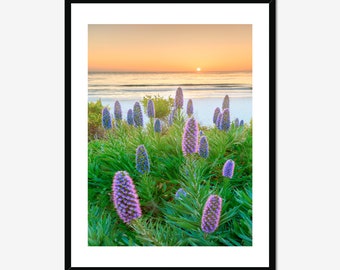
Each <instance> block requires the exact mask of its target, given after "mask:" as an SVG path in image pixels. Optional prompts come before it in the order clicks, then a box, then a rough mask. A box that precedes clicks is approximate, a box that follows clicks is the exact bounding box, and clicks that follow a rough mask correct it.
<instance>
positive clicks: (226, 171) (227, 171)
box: [222, 159, 235, 178]
mask: <svg viewBox="0 0 340 270" xmlns="http://www.w3.org/2000/svg"><path fill="white" fill-rule="evenodd" d="M234 168H235V162H234V161H233V160H231V159H228V160H227V161H226V162H225V163H224V166H223V169H222V175H223V176H224V177H227V178H233V175H234Z"/></svg>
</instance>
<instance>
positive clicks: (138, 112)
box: [133, 102, 143, 127]
mask: <svg viewBox="0 0 340 270" xmlns="http://www.w3.org/2000/svg"><path fill="white" fill-rule="evenodd" d="M133 121H134V123H135V126H136V127H142V126H143V113H142V107H141V106H140V103H139V102H136V103H135V104H134V106H133Z"/></svg>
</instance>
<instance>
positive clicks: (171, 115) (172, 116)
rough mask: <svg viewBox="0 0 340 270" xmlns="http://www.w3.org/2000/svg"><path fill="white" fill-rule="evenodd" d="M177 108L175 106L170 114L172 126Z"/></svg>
mask: <svg viewBox="0 0 340 270" xmlns="http://www.w3.org/2000/svg"><path fill="white" fill-rule="evenodd" d="M175 113H176V108H174V109H173V110H172V111H171V113H170V115H169V126H172V124H173V123H174V120H175Z"/></svg>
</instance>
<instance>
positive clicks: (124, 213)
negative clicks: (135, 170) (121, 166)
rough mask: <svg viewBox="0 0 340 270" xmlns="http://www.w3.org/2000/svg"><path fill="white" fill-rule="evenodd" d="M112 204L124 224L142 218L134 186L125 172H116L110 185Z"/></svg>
mask: <svg viewBox="0 0 340 270" xmlns="http://www.w3.org/2000/svg"><path fill="white" fill-rule="evenodd" d="M112 191H113V203H114V206H115V208H116V210H117V213H118V216H119V217H120V218H121V220H123V221H124V222H125V223H130V222H131V221H132V220H133V219H137V218H139V217H141V216H142V210H141V207H140V204H139V199H138V195H137V192H136V188H135V185H134V184H133V181H132V179H131V177H130V176H129V174H128V173H127V172H125V171H118V172H116V174H115V176H114V177H113V183H112Z"/></svg>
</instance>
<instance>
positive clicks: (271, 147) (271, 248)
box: [65, 0, 276, 270]
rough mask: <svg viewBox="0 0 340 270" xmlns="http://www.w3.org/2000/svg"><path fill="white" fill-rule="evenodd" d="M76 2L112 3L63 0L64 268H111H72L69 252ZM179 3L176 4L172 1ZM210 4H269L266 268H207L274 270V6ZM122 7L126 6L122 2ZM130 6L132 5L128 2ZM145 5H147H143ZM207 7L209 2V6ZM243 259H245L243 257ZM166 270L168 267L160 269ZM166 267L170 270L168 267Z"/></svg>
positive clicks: (259, 0) (70, 243)
mask: <svg viewBox="0 0 340 270" xmlns="http://www.w3.org/2000/svg"><path fill="white" fill-rule="evenodd" d="M77 3H84V4H86V3H95V4H99V3H112V4H117V3H116V2H114V1H103V0H101V1H96V2H92V1H85V0H83V1H82V0H80V1H77V0H65V269H104V268H106V269H111V268H112V269H114V268H119V267H114V266H112V267H74V266H72V261H71V253H72V241H71V217H72V212H71V181H72V179H71V172H72V164H71V156H72V152H71V135H72V134H71V126H72V123H71V93H72V84H71V82H72V81H71V64H72V63H71V37H72V32H71V22H72V20H71V13H72V12H71V9H72V8H71V5H72V4H77ZM172 3H179V2H172ZM214 3H225V4H246V3H251V4H254V3H262V4H263V3H264V4H268V5H269V89H270V92H269V178H270V181H269V267H211V268H225V269H239V270H241V269H263V270H264V269H267V270H274V269H276V3H275V0H269V1H264V0H257V1H246V0H244V1H242V0H240V1H237V0H233V1H232V0H231V1H217V2H214ZM124 4H126V3H124ZM129 4H134V3H129ZM143 4H147V3H143ZM209 4H211V3H209ZM245 259H246V258H245ZM164 268H168V267H164ZM169 268H170V267H169Z"/></svg>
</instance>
